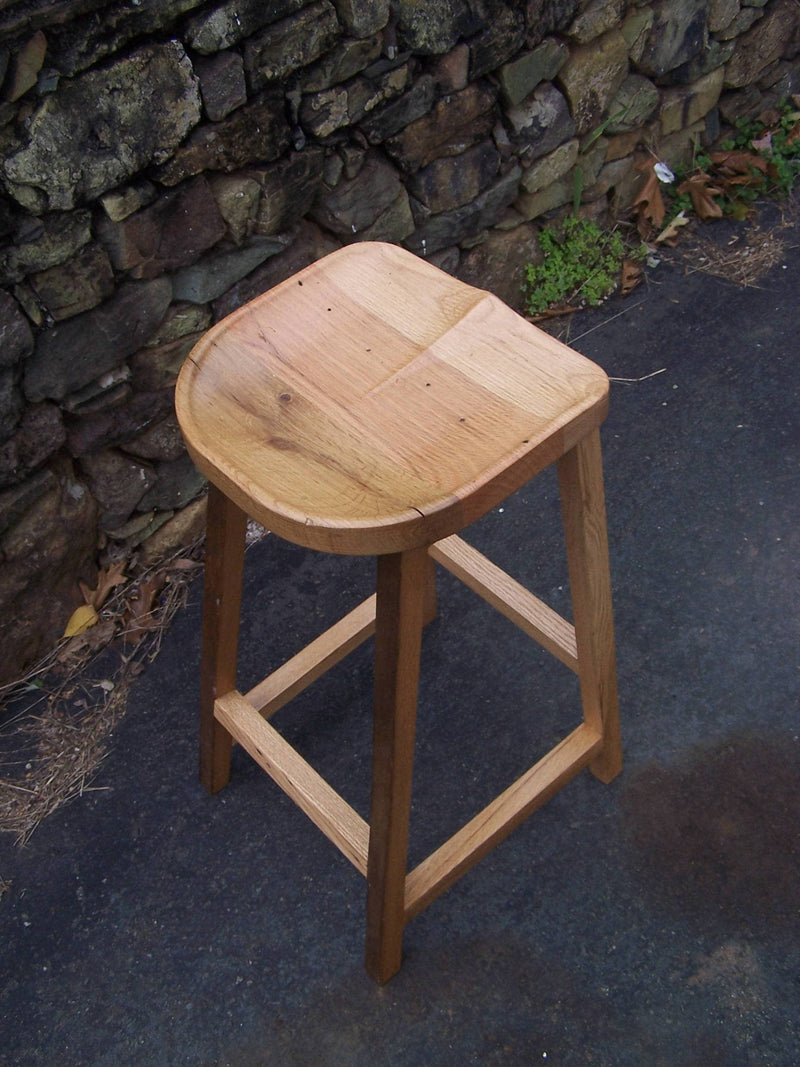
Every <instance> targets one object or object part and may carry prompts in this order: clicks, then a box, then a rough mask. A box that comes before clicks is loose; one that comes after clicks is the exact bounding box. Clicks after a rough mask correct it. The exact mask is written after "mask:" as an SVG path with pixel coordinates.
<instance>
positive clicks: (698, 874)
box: [623, 734, 800, 936]
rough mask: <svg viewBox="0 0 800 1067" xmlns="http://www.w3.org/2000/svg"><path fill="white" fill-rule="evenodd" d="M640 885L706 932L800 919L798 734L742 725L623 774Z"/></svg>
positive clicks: (758, 928) (760, 930)
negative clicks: (671, 761)
mask: <svg viewBox="0 0 800 1067" xmlns="http://www.w3.org/2000/svg"><path fill="white" fill-rule="evenodd" d="M623 808H624V820H625V830H626V834H627V837H628V839H629V840H630V842H631V843H632V844H633V845H634V847H635V850H636V852H637V853H638V856H639V860H640V863H638V864H637V868H638V874H639V877H640V879H641V883H642V888H643V890H644V891H645V893H646V894H647V895H648V896H652V897H653V898H654V900H655V902H656V903H657V904H658V905H661V906H664V907H666V908H668V909H670V910H677V911H678V912H679V913H680V915H681V916H683V918H684V919H686V920H687V921H689V922H692V921H693V920H694V921H698V922H700V923H701V924H702V926H703V929H704V930H706V931H707V932H711V931H713V932H716V933H719V934H722V935H725V934H726V933H732V932H736V933H742V932H747V933H749V934H751V935H760V936H769V935H770V934H776V935H780V934H783V933H785V932H787V931H788V930H790V929H792V928H794V929H798V928H799V927H800V817H798V816H799V815H800V739H798V738H797V737H795V736H793V735H784V736H780V737H771V738H767V737H761V736H755V735H750V734H737V735H734V736H730V737H728V738H726V739H725V740H724V741H723V742H721V743H719V744H717V745H715V746H713V747H707V748H705V747H704V748H700V749H695V750H694V751H693V752H692V753H691V755H690V756H689V758H687V759H686V761H684V762H683V763H680V764H678V765H673V766H669V767H665V766H662V765H659V764H650V765H649V766H647V767H645V768H643V769H642V770H641V771H640V772H639V773H638V774H636V775H635V776H633V777H632V778H631V779H630V780H629V781H628V783H627V785H626V789H625V796H624V801H623Z"/></svg>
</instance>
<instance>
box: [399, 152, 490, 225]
mask: <svg viewBox="0 0 800 1067" xmlns="http://www.w3.org/2000/svg"><path fill="white" fill-rule="evenodd" d="M499 167H500V155H499V153H498V152H497V150H496V148H495V147H494V144H493V143H492V142H491V141H484V142H483V143H482V144H478V145H475V146H474V147H472V148H468V149H467V150H466V152H462V153H461V155H460V156H445V157H443V158H442V159H436V160H434V161H433V163H429V164H428V166H427V167H422V168H421V169H420V170H418V171H417V172H416V173H415V174H414V175H412V177H411V179H410V180H409V182H408V189H409V192H411V193H412V194H413V195H414V196H415V197H416V198H417V199H418V200H420V201H421V202H422V203H423V204H424V205H425V206H426V207H427V208H428V209H429V210H430V211H431V212H432V213H433V214H434V215H435V214H439V213H440V212H442V211H451V210H452V209H453V208H458V207H462V206H463V205H464V204H467V203H469V201H470V200H474V199H475V197H476V196H478V194H479V193H481V192H482V191H483V190H484V189H485V188H486V187H487V186H488V185H491V183H492V181H493V180H494V179H495V177H496V175H497V172H498V170H499Z"/></svg>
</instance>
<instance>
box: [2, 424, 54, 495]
mask: <svg viewBox="0 0 800 1067" xmlns="http://www.w3.org/2000/svg"><path fill="white" fill-rule="evenodd" d="M66 436H67V435H66V431H65V429H64V423H63V420H62V418H61V412H60V411H59V409H58V408H57V407H56V405H55V404H33V405H30V406H29V407H27V408H25V410H24V412H23V413H22V418H21V419H20V422H19V425H18V426H17V430H16V433H15V434H14V436H13V437H11V438H10V439H9V440H8V441H6V442H5V443H4V444H3V446H2V448H0V486H2V487H5V486H8V485H16V484H17V483H19V482H21V481H22V480H23V479H25V478H27V477H28V476H29V475H30V474H31V473H32V472H33V471H35V470H36V469H37V468H38V467H40V466H41V465H42V464H43V463H44V462H45V461H46V460H48V459H49V458H50V457H51V456H52V455H53V454H54V453H56V452H58V450H59V449H60V448H61V446H62V445H63V444H64V441H65V440H66Z"/></svg>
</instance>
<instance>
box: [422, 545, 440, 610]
mask: <svg viewBox="0 0 800 1067" xmlns="http://www.w3.org/2000/svg"><path fill="white" fill-rule="evenodd" d="M424 581H425V600H424V605H423V609H422V622H423V624H424V625H425V626H427V625H428V623H429V622H433V620H434V619H435V618H436V611H437V607H436V564H435V563H434V562H433V557H432V556H429V555H428V554H427V553H426V555H425V578H424Z"/></svg>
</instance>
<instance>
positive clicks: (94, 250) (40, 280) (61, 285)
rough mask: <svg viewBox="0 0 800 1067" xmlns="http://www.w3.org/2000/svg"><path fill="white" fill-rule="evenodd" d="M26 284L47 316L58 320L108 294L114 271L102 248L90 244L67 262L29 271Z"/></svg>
mask: <svg viewBox="0 0 800 1067" xmlns="http://www.w3.org/2000/svg"><path fill="white" fill-rule="evenodd" d="M29 284H30V286H31V288H32V289H33V291H34V293H35V294H36V297H37V299H38V300H39V303H40V304H41V305H42V306H43V307H44V309H45V311H46V312H47V313H48V315H50V317H51V318H52V319H54V320H55V321H56V322H59V321H60V320H62V319H69V318H72V316H73V315H79V314H80V313H81V312H82V311H89V310H90V309H91V308H93V307H97V305H98V304H100V303H102V302H103V300H106V299H107V298H108V297H110V296H111V294H112V293H113V292H114V273H113V271H112V269H111V263H110V262H109V259H108V256H107V255H106V253H105V250H104V249H103V248H101V247H100V246H99V245H96V244H90V245H86V247H85V248H83V249H82V250H81V251H80V252H79V253H78V254H77V255H76V256H75V257H74V258H73V259H70V260H68V261H67V262H66V263H62V264H60V265H59V266H57V267H48V269H47V270H43V271H39V272H38V273H36V274H32V275H31V276H30V278H29Z"/></svg>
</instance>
